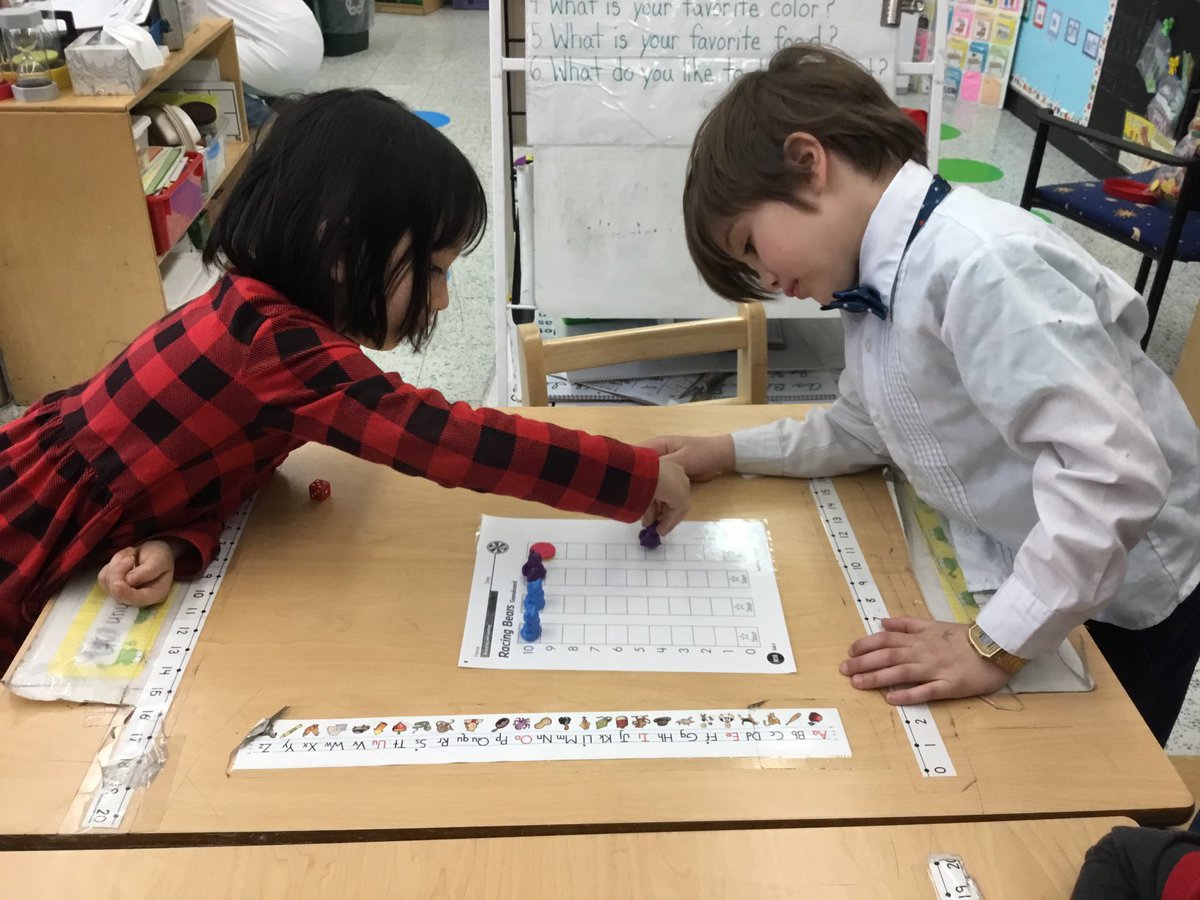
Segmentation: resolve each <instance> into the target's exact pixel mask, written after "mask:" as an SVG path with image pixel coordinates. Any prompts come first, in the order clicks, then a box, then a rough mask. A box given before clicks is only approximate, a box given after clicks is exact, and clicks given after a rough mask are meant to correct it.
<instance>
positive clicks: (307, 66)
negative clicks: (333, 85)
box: [208, 0, 325, 97]
mask: <svg viewBox="0 0 1200 900" xmlns="http://www.w3.org/2000/svg"><path fill="white" fill-rule="evenodd" d="M208 11H209V14H210V15H214V16H221V17H223V18H227V19H233V29H234V32H235V34H236V37H237V52H238V67H239V68H240V69H241V73H242V84H243V85H244V86H245V88H246V90H247V91H249V92H250V93H252V94H255V95H257V96H259V97H282V96H283V95H284V94H289V93H292V92H294V91H304V90H307V89H308V83H309V81H310V80H311V79H312V77H313V75H315V74H316V71H317V69H319V68H320V66H321V58H322V56H323V55H324V52H325V44H324V40H323V38H322V37H321V28H320V26H318V25H317V20H316V17H315V16H314V15H313V13H312V10H311V9H309V8H308V7H307V6H305V4H304V2H303V0H208Z"/></svg>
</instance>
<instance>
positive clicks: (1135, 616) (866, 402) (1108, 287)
mask: <svg viewBox="0 0 1200 900" xmlns="http://www.w3.org/2000/svg"><path fill="white" fill-rule="evenodd" d="M924 163H925V143H924V139H923V137H922V135H921V134H920V132H919V130H918V129H917V128H916V126H914V125H913V124H912V123H911V122H910V121H909V120H908V119H907V117H906V116H905V115H904V114H903V113H902V112H901V111H900V109H899V108H898V107H896V105H895V104H894V103H893V102H892V101H891V100H890V99H889V98H888V97H887V95H886V94H885V93H884V92H883V89H882V88H881V87H880V86H879V85H878V84H877V83H876V82H875V81H874V79H873V78H872V77H871V76H870V75H869V74H868V73H867V72H866V71H865V70H863V69H862V68H861V67H860V66H859V65H858V64H857V63H855V62H854V61H853V60H850V59H849V58H847V57H845V56H843V55H841V54H840V53H838V52H836V51H833V50H829V49H827V48H822V47H817V46H798V47H792V48H788V49H786V50H783V51H781V52H779V53H778V54H776V55H775V57H774V58H773V59H772V61H771V64H770V67H769V68H767V69H764V70H762V71H760V72H752V73H749V74H747V75H745V76H743V77H742V78H741V79H740V80H739V81H738V82H737V83H736V84H734V86H733V87H732V88H730V90H729V91H728V92H727V93H726V94H725V96H724V97H723V98H722V99H721V101H720V103H719V104H718V105H717V106H716V107H715V108H714V109H713V111H712V112H711V113H710V114H709V116H708V117H707V119H706V120H705V122H704V124H703V125H702V126H701V128H700V131H699V133H698V134H697V137H696V140H695V142H694V144H693V147H692V153H691V159H690V162H689V167H688V176H687V182H686V186H685V188H684V216H685V220H686V224H687V239H688V247H689V249H690V251H691V254H692V258H693V259H694V260H695V262H696V265H697V267H698V268H699V270H700V272H701V274H702V275H703V277H704V279H705V280H706V281H707V282H708V284H709V285H710V286H711V287H712V288H713V289H714V290H715V291H716V292H717V293H719V294H721V295H722V296H725V297H729V298H731V299H742V298H745V297H769V296H770V295H772V294H775V293H778V292H782V293H785V294H788V295H790V296H795V297H812V298H815V299H816V300H818V301H819V302H822V303H825V304H830V303H832V305H833V306H835V308H841V309H842V310H843V316H842V321H843V324H844V326H845V344H846V368H845V371H844V372H843V374H842V378H841V381H840V383H839V397H838V399H837V400H836V401H835V402H834V404H833V405H832V406H831V407H829V408H827V409H818V410H814V411H813V412H811V413H810V414H809V415H808V416H807V418H805V419H804V420H803V421H797V420H793V419H781V420H779V421H778V422H775V423H773V424H771V425H767V426H763V427H761V428H754V429H749V430H746V431H742V432H737V433H735V434H732V435H724V436H721V437H715V438H711V437H677V436H671V437H662V438H656V439H654V441H652V442H651V445H652V446H654V447H655V448H656V449H657V450H658V451H659V453H660V454H663V455H665V456H667V457H668V458H670V459H672V460H674V461H676V462H678V463H680V464H682V465H683V466H684V468H685V469H686V470H687V472H688V474H689V475H690V476H691V477H692V478H693V480H704V479H707V478H711V477H713V476H714V475H717V474H719V473H722V472H727V471H733V470H736V471H739V472H751V473H758V474H765V475H790V476H797V477H817V476H827V475H840V474H845V473H849V472H857V471H861V470H863V469H867V468H870V467H872V466H876V465H881V464H890V465H895V466H897V467H899V468H900V469H902V470H903V471H904V472H905V474H906V475H907V476H908V478H909V480H910V481H911V482H912V484H913V486H914V488H915V489H916V491H917V493H918V494H919V495H920V496H921V497H922V498H923V499H924V500H926V501H927V502H928V503H929V504H930V505H932V506H934V507H935V508H937V509H938V510H939V511H940V512H941V513H942V514H943V515H944V516H945V517H946V518H947V519H948V521H949V522H950V523H951V530H952V532H953V538H954V542H955V547H956V550H957V552H958V555H959V562H960V564H961V565H962V568H963V571H964V574H965V575H966V577H967V581H968V586H969V587H970V588H971V589H972V590H973V591H989V590H995V595H994V596H993V597H992V599H991V600H990V601H989V602H988V603H987V604H986V605H985V607H984V608H983V610H982V611H981V613H980V615H979V618H978V622H977V624H976V626H974V627H972V628H968V626H964V625H957V624H953V623H944V622H931V621H927V620H923V619H914V618H900V619H891V620H888V621H887V622H885V623H884V627H885V630H884V631H882V632H880V633H878V634H875V635H872V636H870V637H866V638H863V639H861V640H858V641H855V642H854V644H853V645H852V646H851V647H850V655H849V658H848V659H847V660H846V661H845V662H843V663H842V664H841V667H840V668H841V671H842V673H843V674H845V675H847V676H849V677H850V678H851V681H852V683H853V684H854V686H855V687H858V688H862V689H864V690H867V689H876V688H883V689H885V690H886V696H887V700H888V702H889V703H894V704H904V703H918V702H924V701H928V700H935V699H940V698H947V697H967V696H974V695H976V694H986V693H989V692H991V691H994V690H996V689H998V688H999V687H1001V686H1002V685H1004V684H1005V683H1006V682H1007V681H1008V680H1009V678H1010V677H1011V676H1012V673H1013V672H1015V671H1016V670H1018V669H1019V668H1020V666H1021V665H1023V664H1024V662H1025V661H1027V660H1028V659H1030V658H1032V657H1034V656H1036V655H1038V654H1041V653H1045V652H1049V651H1052V650H1054V649H1055V648H1057V647H1058V645H1059V644H1060V643H1061V641H1062V640H1063V639H1064V637H1065V636H1066V635H1067V633H1068V632H1069V631H1070V630H1071V629H1072V628H1074V627H1075V626H1077V625H1080V624H1082V623H1084V622H1086V623H1087V625H1088V627H1089V630H1090V631H1091V633H1092V636H1093V637H1094V638H1095V640H1096V642H1097V644H1098V645H1099V646H1100V648H1101V650H1102V651H1103V653H1104V655H1105V657H1106V658H1107V659H1108V661H1109V663H1110V665H1111V666H1112V667H1113V669H1114V671H1115V672H1116V674H1117V676H1118V678H1119V679H1120V680H1121V683H1122V684H1123V685H1124V686H1125V689H1126V691H1127V692H1128V693H1129V694H1130V696H1131V698H1132V699H1133V701H1134V703H1135V705H1136V706H1137V707H1138V709H1139V711H1140V712H1141V713H1142V716H1143V718H1145V719H1146V721H1147V724H1149V725H1150V728H1151V730H1152V731H1153V732H1154V734H1155V736H1156V737H1157V738H1158V739H1159V742H1160V743H1165V741H1166V739H1167V737H1168V736H1169V734H1170V731H1171V727H1172V725H1173V724H1174V722H1175V719H1176V717H1177V716H1178V714H1179V709H1180V707H1181V706H1182V703H1183V698H1184V695H1185V693H1186V691H1187V688H1188V684H1189V682H1190V680H1191V676H1192V671H1193V670H1194V668H1195V666H1196V661H1197V658H1198V657H1200V590H1197V585H1198V584H1200V431H1197V429H1196V426H1195V424H1194V423H1193V422H1192V419H1191V417H1190V415H1189V414H1188V412H1187V409H1186V407H1185V406H1184V404H1183V401H1182V399H1181V398H1180V397H1179V394H1178V393H1177V392H1176V390H1175V388H1174V387H1173V386H1172V385H1171V383H1170V381H1169V380H1168V379H1167V377H1166V376H1165V375H1164V374H1163V373H1162V371H1160V370H1159V369H1158V368H1157V367H1156V366H1155V365H1154V364H1153V363H1152V362H1150V360H1149V359H1148V358H1147V357H1146V356H1145V354H1144V353H1143V352H1142V350H1141V347H1140V346H1139V344H1138V341H1139V339H1140V337H1141V335H1142V333H1143V331H1144V330H1145V327H1146V321H1147V315H1146V307H1145V303H1144V302H1143V300H1142V298H1141V297H1139V296H1138V295H1137V294H1136V293H1135V292H1134V291H1133V289H1132V288H1130V287H1129V286H1128V285H1127V284H1125V283H1124V282H1123V281H1122V280H1121V279H1120V278H1118V277H1117V276H1116V275H1114V274H1113V273H1112V272H1110V271H1109V270H1108V269H1106V268H1104V267H1103V266H1101V265H1099V264H1098V263H1096V261H1095V260H1093V259H1092V258H1091V257H1090V256H1088V254H1087V253H1086V252H1085V251H1084V250H1083V249H1081V248H1080V247H1079V246H1078V245H1076V244H1075V243H1074V242H1073V241H1071V240H1070V239H1069V238H1067V237H1066V236H1065V235H1064V234H1063V233H1062V232H1060V231H1059V230H1057V229H1056V228H1054V227H1052V226H1050V225H1048V224H1046V223H1044V222H1042V221H1041V220H1039V219H1038V218H1036V217H1034V216H1032V215H1031V214H1029V213H1028V212H1026V211H1024V210H1022V209H1019V208H1017V207H1014V206H1011V205H1008V204H1005V203H1001V202H999V201H996V200H991V199H989V198H987V197H984V196H983V195H981V194H979V193H976V192H975V191H972V190H970V189H959V190H955V191H953V192H952V193H951V192H950V190H949V185H947V184H946V183H945V182H944V181H942V180H941V179H940V178H938V177H936V176H934V175H933V174H932V173H931V172H930V171H929V170H928V169H927V168H926V167H925V165H924ZM855 285H858V287H856V288H854V289H853V290H847V289H850V288H851V287H852V286H855Z"/></svg>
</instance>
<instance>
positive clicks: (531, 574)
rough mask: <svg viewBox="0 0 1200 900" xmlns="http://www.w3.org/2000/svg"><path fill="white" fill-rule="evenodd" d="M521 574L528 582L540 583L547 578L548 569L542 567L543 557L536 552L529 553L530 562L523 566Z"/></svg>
mask: <svg viewBox="0 0 1200 900" xmlns="http://www.w3.org/2000/svg"><path fill="white" fill-rule="evenodd" d="M521 574H522V575H524V576H525V580H526V581H538V580H539V579H542V578H545V577H546V567H545V566H543V565H542V555H541V554H540V553H538V552H537V551H536V550H530V551H529V561H528V562H527V563H525V565H523V566H521Z"/></svg>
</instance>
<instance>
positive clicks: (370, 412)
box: [245, 319, 659, 522]
mask: <svg viewBox="0 0 1200 900" xmlns="http://www.w3.org/2000/svg"><path fill="white" fill-rule="evenodd" d="M288 327H289V325H288V323H287V321H286V320H283V319H271V320H268V322H267V324H265V325H264V326H263V328H262V329H261V331H260V333H259V334H258V335H257V336H256V339H255V346H256V349H257V348H262V349H259V350H258V353H257V356H258V358H257V359H255V360H253V361H252V362H251V363H250V364H249V365H248V366H247V369H246V372H245V375H246V377H247V378H248V379H250V381H251V382H252V385H253V390H255V392H256V393H257V394H258V395H259V397H260V398H263V399H264V400H265V401H266V403H267V404H268V407H269V408H271V409H274V410H277V412H278V414H277V415H276V416H275V419H276V422H275V424H274V427H277V428H279V429H280V430H285V431H287V432H288V433H290V434H293V435H295V436H296V437H298V438H300V439H302V440H307V441H316V442H318V443H322V444H328V445H329V446H332V447H336V448H337V449H340V450H344V451H346V452H347V453H351V454H353V455H355V456H359V457H361V458H363V459H366V460H370V461H371V462H377V463H381V464H383V465H388V466H391V467H392V468H394V469H396V470H397V471H399V472H402V473H404V474H406V475H419V476H421V477H424V478H428V479H430V480H431V481H434V482H436V483H438V484H440V485H442V486H443V487H465V488H469V489H471V490H474V491H480V492H486V493H495V494H504V495H507V496H511V497H519V498H521V499H525V500H535V501H537V502H540V503H545V504H547V505H549V506H553V507H556V508H558V509H563V510H568V511H571V512H583V513H589V514H592V515H598V516H607V517H609V518H614V519H619V520H621V521H625V522H632V521H635V520H636V519H638V518H639V517H640V516H642V514H643V512H645V511H646V510H647V509H648V508H649V507H650V505H651V501H652V500H654V498H655V491H656V488H657V487H658V484H659V461H658V457H657V455H656V454H655V453H654V452H653V451H651V450H649V449H646V448H638V447H632V446H630V445H628V444H625V443H622V442H621V441H616V440H613V439H611V438H606V437H600V436H596V435H590V434H587V433H586V432H582V431H574V430H571V429H566V428H561V427H559V426H556V425H552V424H549V423H547V422H540V421H536V420H533V419H525V418H522V417H520V416H515V415H510V414H507V413H503V412H500V411H498V410H494V409H474V408H472V407H471V406H469V405H468V404H466V403H453V404H452V403H450V402H448V401H447V400H446V399H445V398H444V397H443V396H442V395H441V394H440V393H438V392H437V391H435V390H432V389H420V388H416V387H413V386H412V385H409V384H407V383H405V382H404V381H403V380H402V379H401V378H400V376H399V375H398V374H396V373H394V372H387V373H385V372H383V371H381V370H380V369H379V367H378V366H376V365H375V364H374V363H373V362H371V360H369V359H368V358H367V357H366V355H365V354H364V353H363V352H362V350H361V349H360V348H359V347H358V346H357V345H356V344H354V343H353V342H352V341H349V340H346V339H341V340H338V341H330V342H327V343H326V342H320V341H316V342H314V341H312V340H305V339H288V337H287V335H286V330H287V329H288ZM295 327H296V329H307V330H308V331H310V332H311V331H312V328H311V326H310V325H309V324H308V323H307V322H300V323H295ZM272 330H273V331H275V332H276V333H270V332H271V331H272ZM263 332H267V333H263ZM276 348H294V349H290V350H288V351H285V350H279V351H278V352H277V353H276V352H275V351H276ZM264 351H266V352H264Z"/></svg>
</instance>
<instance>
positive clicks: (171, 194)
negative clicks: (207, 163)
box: [146, 150, 204, 255]
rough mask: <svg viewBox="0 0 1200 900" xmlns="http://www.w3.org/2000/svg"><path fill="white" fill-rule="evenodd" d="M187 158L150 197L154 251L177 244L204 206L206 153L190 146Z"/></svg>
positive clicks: (162, 251) (158, 251) (149, 207)
mask: <svg viewBox="0 0 1200 900" xmlns="http://www.w3.org/2000/svg"><path fill="white" fill-rule="evenodd" d="M187 159H188V161H187V163H185V164H184V167H183V171H182V172H180V173H179V177H178V178H176V179H175V181H174V182H173V183H172V184H170V185H168V186H167V187H165V188H163V189H162V190H161V191H159V192H158V193H156V194H153V195H151V196H149V197H147V198H146V207H147V209H149V211H150V231H151V232H152V233H153V234H154V252H155V253H158V254H160V255H161V254H163V253H166V252H167V251H168V250H170V249H171V248H172V247H173V246H175V242H176V241H178V240H179V239H180V238H181V237H183V235H184V232H186V231H187V229H188V226H189V225H191V224H192V221H193V220H194V219H195V218H196V216H198V215H200V210H202V209H204V187H203V181H204V157H203V156H201V155H200V154H199V153H195V152H193V151H190V150H189V151H188V153H187Z"/></svg>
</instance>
